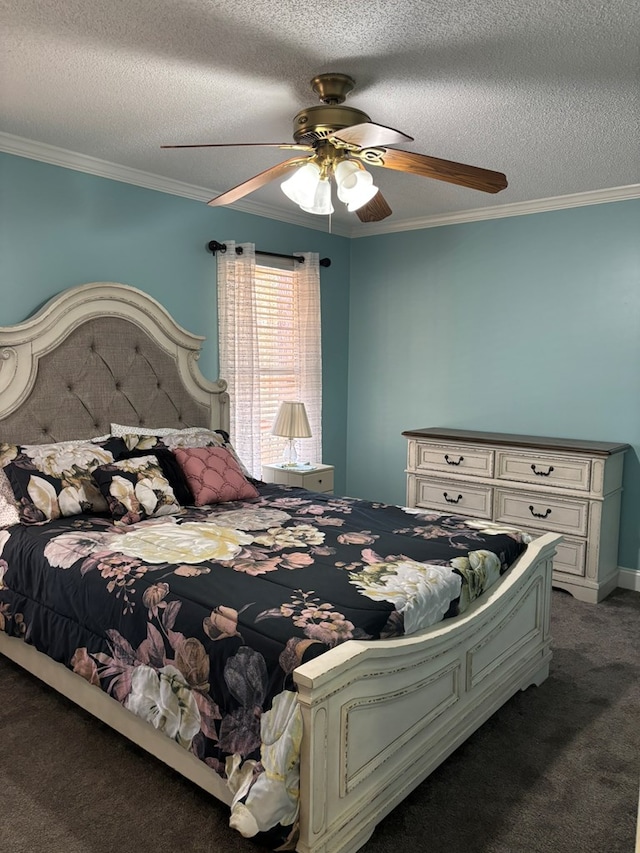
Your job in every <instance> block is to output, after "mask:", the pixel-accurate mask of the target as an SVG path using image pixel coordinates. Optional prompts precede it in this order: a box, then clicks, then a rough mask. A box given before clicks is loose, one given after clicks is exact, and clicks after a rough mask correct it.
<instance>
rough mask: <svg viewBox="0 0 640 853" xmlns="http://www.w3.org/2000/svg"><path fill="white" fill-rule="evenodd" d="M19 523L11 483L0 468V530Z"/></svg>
mask: <svg viewBox="0 0 640 853" xmlns="http://www.w3.org/2000/svg"><path fill="white" fill-rule="evenodd" d="M19 522H20V515H19V513H18V506H17V504H16V499H15V497H14V494H13V489H12V488H11V483H10V482H9V480H8V479H7V475H6V474H5V473H4V468H0V530H1V529H2V528H3V527H11V525H12V524H18V523H19Z"/></svg>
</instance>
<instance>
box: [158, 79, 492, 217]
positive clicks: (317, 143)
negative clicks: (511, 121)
mask: <svg viewBox="0 0 640 853" xmlns="http://www.w3.org/2000/svg"><path fill="white" fill-rule="evenodd" d="M354 86H355V80H353V78H352V77H349V75H348V74H340V73H337V72H332V73H327V74H319V75H318V76H317V77H314V78H313V80H312V81H311V88H312V89H313V91H314V92H315V93H316V94H317V95H318V97H319V98H320V101H321V102H322V103H321V105H320V106H314V107H307V108H306V109H303V110H300V112H299V113H297V114H296V116H295V117H294V120H293V138H294V143H293V144H292V143H289V142H282V143H279V142H256V143H246V142H240V143H208V144H204V145H202V146H198V145H192V144H191V145H165V146H162V147H163V148H198V147H203V148H228V147H236V146H237V147H243V146H245V147H246V146H248V145H253V146H257V147H260V146H263V147H269V148H281V149H284V150H294V151H299V152H301V153H300V155H299V156H295V157H292V158H290V159H289V160H285V161H284V162H282V163H278V164H277V165H275V166H272V167H271V168H270V169H265V170H264V172H260V173H259V174H258V175H254V177H253V178H249V180H247V181H244V182H243V183H241V184H238V186H236V187H232V188H231V189H230V190H227V191H226V192H224V193H222V194H221V195H219V196H216V198H214V199H211V201H210V202H208V203H209V205H211V206H212V207H218V206H220V205H224V204H232V203H233V202H235V201H238V199H240V198H243V197H244V196H246V195H249V193H252V192H255V191H256V190H258V189H260V188H261V187H263V186H266V184H268V183H270V182H271V181H274V180H277V179H278V178H282V177H284V176H285V175H287V173H288V172H289V170H290V169H292V168H294V167H295V169H296V171H295V172H294V173H293V175H290V176H289V177H288V178H287V179H286V180H285V181H283V183H282V184H281V188H282V191H283V192H284V194H285V195H286V196H287V197H288V198H289V199H291V201H293V202H295V204H297V205H298V206H299V207H300V208H301V209H302V210H304V211H306V212H308V213H315V214H319V215H321V216H326V215H328V214H330V213H333V205H332V203H331V178H333V179H334V180H335V182H336V187H337V195H338V199H339V200H340V201H341V202H343V203H344V204H346V206H347V210H349V211H350V212H355V213H356V215H357V216H358V218H359V219H360V221H361V222H379V221H380V220H381V219H384V218H385V217H387V216H390V215H391V212H392V211H391V208H390V207H389V205H388V203H387V201H386V199H385V198H384V197H383V195H382V193H381V192H380V190H379V189H378V187H377V186H376V185H375V184H374V182H373V176H372V175H371V174H370V173H369V172H368V171H367V170H366V169H365V168H364V165H363V163H366V164H367V165H369V166H375V167H380V168H383V169H393V170H395V171H398V172H406V173H409V174H413V175H419V176H421V177H424V178H434V179H436V180H439V181H446V182H448V183H451V184H457V185H458V186H462V187H467V188H469V189H474V190H480V191H481V192H487V193H497V192H500V191H501V190H503V189H504V188H505V187H506V186H507V179H506V177H505V175H503V174H502V172H493V171H490V170H489V169H480V168H478V167H477V166H468V165H466V164H464V163H456V162H453V161H451V160H442V159H439V158H437V157H430V156H428V155H426V154H416V153H414V152H413V151H401V150H399V149H394V148H389V147H388V146H391V145H397V144H398V143H400V142H406V141H408V142H412V141H413V138H412V137H411V136H407V134H406V133H402V131H399V130H395V128H392V127H386V126H385V125H381V124H376V123H375V122H372V121H371V120H370V118H369V116H368V115H367V114H366V113H363V112H362V110H358V109H355V108H353V107H347V106H343V103H344V100H345V98H346V97H347V95H348V94H349V92H351V91H352V89H353V88H354Z"/></svg>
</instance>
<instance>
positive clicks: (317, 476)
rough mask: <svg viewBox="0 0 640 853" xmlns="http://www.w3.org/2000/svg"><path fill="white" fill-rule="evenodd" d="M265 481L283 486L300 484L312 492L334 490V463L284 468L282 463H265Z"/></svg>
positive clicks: (263, 470)
mask: <svg viewBox="0 0 640 853" xmlns="http://www.w3.org/2000/svg"><path fill="white" fill-rule="evenodd" d="M262 479H263V480H264V482H265V483H279V484H280V485H283V486H300V487H301V488H303V489H309V490H310V491H312V492H327V493H331V492H333V465H320V464H318V465H315V466H314V467H313V468H311V467H308V468H302V467H301V468H283V467H282V466H281V465H263V466H262Z"/></svg>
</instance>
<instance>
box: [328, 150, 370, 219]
mask: <svg viewBox="0 0 640 853" xmlns="http://www.w3.org/2000/svg"><path fill="white" fill-rule="evenodd" d="M335 178H336V184H337V185H338V198H339V199H340V201H343V202H344V203H345V204H346V205H347V210H348V211H350V212H353V211H354V210H358V209H359V208H360V207H362V206H363V205H364V204H366V203H367V202H368V201H371V199H372V198H373V197H374V196H375V194H376V193H377V192H378V187H376V186H375V184H374V183H373V177H372V176H371V174H370V173H369V172H367V171H366V169H361V168H360V167H359V166H358V165H357V164H356V163H353V162H352V161H351V160H343V161H342V162H341V163H338V165H337V166H336V170H335Z"/></svg>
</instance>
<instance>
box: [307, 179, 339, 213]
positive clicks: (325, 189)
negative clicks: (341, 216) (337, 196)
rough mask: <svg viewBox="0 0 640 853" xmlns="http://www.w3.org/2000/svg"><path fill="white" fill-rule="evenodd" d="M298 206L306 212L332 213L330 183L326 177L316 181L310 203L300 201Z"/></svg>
mask: <svg viewBox="0 0 640 853" xmlns="http://www.w3.org/2000/svg"><path fill="white" fill-rule="evenodd" d="M300 208H301V209H302V210H304V211H306V212H307V213H318V214H320V215H321V216H323V215H325V216H326V215H327V214H329V213H333V205H332V204H331V184H330V183H329V179H328V178H323V179H322V180H321V181H318V185H317V187H316V191H315V195H314V197H313V202H312V203H311V204H302V203H300Z"/></svg>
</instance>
